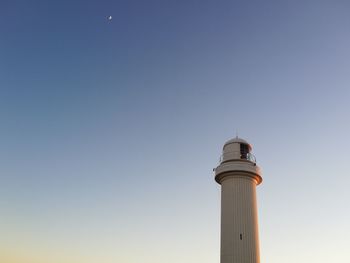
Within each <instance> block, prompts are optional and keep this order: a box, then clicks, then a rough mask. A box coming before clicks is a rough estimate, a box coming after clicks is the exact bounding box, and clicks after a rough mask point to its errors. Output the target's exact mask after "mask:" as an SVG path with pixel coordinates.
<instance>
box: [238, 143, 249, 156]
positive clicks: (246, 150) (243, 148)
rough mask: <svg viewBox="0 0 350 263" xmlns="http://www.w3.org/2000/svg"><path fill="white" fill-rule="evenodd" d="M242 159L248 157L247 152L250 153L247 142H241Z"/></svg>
mask: <svg viewBox="0 0 350 263" xmlns="http://www.w3.org/2000/svg"><path fill="white" fill-rule="evenodd" d="M240 147H241V149H240V150H241V159H247V154H248V153H249V146H248V145H247V144H243V143H241V145H240Z"/></svg>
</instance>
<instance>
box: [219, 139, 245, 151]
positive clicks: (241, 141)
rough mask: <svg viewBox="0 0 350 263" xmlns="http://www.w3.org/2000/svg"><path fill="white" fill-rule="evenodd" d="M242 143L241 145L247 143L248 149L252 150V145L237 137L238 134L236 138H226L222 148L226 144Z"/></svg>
mask: <svg viewBox="0 0 350 263" xmlns="http://www.w3.org/2000/svg"><path fill="white" fill-rule="evenodd" d="M236 143H237V144H243V145H247V146H248V148H249V150H250V151H251V150H252V146H251V145H250V144H249V143H248V142H247V141H246V140H243V139H241V138H238V136H236V138H233V139H231V140H228V141H227V142H225V144H224V147H223V148H224V149H225V147H226V146H228V145H229V144H236Z"/></svg>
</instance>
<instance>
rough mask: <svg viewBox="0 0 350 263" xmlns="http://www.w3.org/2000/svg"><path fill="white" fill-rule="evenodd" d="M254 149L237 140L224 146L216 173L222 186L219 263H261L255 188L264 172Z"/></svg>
mask: <svg viewBox="0 0 350 263" xmlns="http://www.w3.org/2000/svg"><path fill="white" fill-rule="evenodd" d="M251 150H252V146H251V145H250V144H249V143H248V142H246V141H245V140H243V139H240V138H238V137H236V138H234V139H232V140H229V141H227V142H226V143H225V145H224V148H223V153H222V155H221V158H220V164H219V166H218V167H216V168H215V169H214V171H215V181H216V182H217V183H219V184H220V185H221V252H220V263H259V262H260V256H259V233H258V212H257V204H256V186H257V185H259V184H260V183H261V182H262V178H261V172H260V169H259V167H258V166H257V165H256V161H255V157H254V155H252V153H251Z"/></svg>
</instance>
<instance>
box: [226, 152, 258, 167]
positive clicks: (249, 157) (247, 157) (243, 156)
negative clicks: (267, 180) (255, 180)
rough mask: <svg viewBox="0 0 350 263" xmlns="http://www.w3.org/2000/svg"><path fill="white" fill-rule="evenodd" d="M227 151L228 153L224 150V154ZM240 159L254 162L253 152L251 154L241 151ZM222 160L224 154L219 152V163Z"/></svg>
mask: <svg viewBox="0 0 350 263" xmlns="http://www.w3.org/2000/svg"><path fill="white" fill-rule="evenodd" d="M228 153H230V152H226V153H225V154H228ZM240 159H242V160H247V161H250V162H252V163H254V164H256V158H255V156H254V154H252V153H242V154H241V158H240ZM223 160H224V154H221V156H220V159H219V163H222V161H223ZM229 160H230V158H229Z"/></svg>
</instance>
